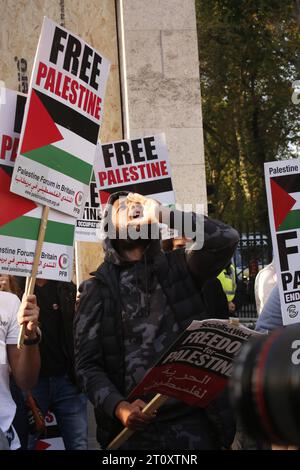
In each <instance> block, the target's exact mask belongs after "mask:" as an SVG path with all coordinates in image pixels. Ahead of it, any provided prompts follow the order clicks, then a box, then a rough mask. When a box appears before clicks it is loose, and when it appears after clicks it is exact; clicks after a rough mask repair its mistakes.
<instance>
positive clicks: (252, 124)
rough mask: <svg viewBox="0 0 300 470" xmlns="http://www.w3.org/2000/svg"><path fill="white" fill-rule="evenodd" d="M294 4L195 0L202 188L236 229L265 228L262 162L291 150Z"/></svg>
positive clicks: (295, 127) (295, 116) (295, 108)
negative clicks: (210, 187) (211, 191)
mask: <svg viewBox="0 0 300 470" xmlns="http://www.w3.org/2000/svg"><path fill="white" fill-rule="evenodd" d="M296 3H297V2H296V1H295V0H284V1H282V0H196V11H197V24H198V41H199V57H200V78H201V92H202V109H203V127H204V140H205V154H206V155H205V158H206V169H207V182H208V183H213V184H214V185H215V187H216V193H215V195H214V199H213V200H212V202H213V204H214V206H215V208H216V213H215V216H216V217H220V218H222V219H223V220H226V221H228V222H229V223H232V224H233V225H234V226H236V227H239V228H240V229H241V230H246V229H247V226H249V227H251V226H252V225H254V224H255V226H256V228H257V229H259V230H262V231H263V230H266V229H267V226H268V223H267V220H268V216H267V204H266V196H265V185H264V169H263V164H264V162H266V161H272V160H275V159H283V158H291V157H294V156H296V150H297V146H299V110H300V105H295V104H293V103H292V101H291V96H292V93H293V89H292V83H293V82H294V81H295V80H297V79H298V80H299V79H300V71H299V57H297V52H298V53H299V49H298V48H299V44H300V42H299V39H300V34H299V24H298V23H297V15H296ZM297 60H298V64H297ZM297 65H298V67H297ZM297 69H298V70H297ZM297 133H298V135H297ZM297 139H298V140H297Z"/></svg>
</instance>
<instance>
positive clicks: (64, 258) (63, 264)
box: [58, 253, 69, 269]
mask: <svg viewBox="0 0 300 470" xmlns="http://www.w3.org/2000/svg"><path fill="white" fill-rule="evenodd" d="M58 264H59V267H60V269H67V267H68V266H69V256H68V255H67V254H66V253H63V254H62V255H60V257H59V259H58Z"/></svg>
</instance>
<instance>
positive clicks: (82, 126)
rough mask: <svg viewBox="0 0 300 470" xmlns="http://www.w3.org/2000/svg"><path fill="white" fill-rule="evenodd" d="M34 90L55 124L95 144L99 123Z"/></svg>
mask: <svg viewBox="0 0 300 470" xmlns="http://www.w3.org/2000/svg"><path fill="white" fill-rule="evenodd" d="M34 91H35V92H36V94H37V95H38V97H39V99H40V100H41V102H42V103H43V105H44V106H45V108H46V109H47V111H48V113H49V114H50V116H51V117H52V119H53V121H54V122H55V123H56V124H58V125H59V126H62V127H65V128H66V129H69V130H70V131H71V132H74V134H78V135H80V137H82V138H83V139H85V140H88V141H89V142H92V144H97V140H98V134H99V124H96V123H95V122H94V121H91V119H89V118H87V117H85V116H83V114H80V113H78V112H77V111H75V110H74V109H72V108H70V107H69V106H66V105H65V104H62V103H60V102H59V101H57V100H54V99H53V98H51V97H50V96H47V95H44V93H41V92H40V91H38V90H36V89H35V90H34Z"/></svg>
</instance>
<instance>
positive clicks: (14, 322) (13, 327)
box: [6, 294, 21, 344]
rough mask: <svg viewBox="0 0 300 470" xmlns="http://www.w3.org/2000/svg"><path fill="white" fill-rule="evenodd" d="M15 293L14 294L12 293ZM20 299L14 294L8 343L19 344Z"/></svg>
mask: <svg viewBox="0 0 300 470" xmlns="http://www.w3.org/2000/svg"><path fill="white" fill-rule="evenodd" d="M12 295H13V294H12ZM20 304H21V302H20V300H19V298H18V297H17V296H16V295H13V299H12V300H11V305H10V312H9V313H10V322H9V327H8V330H7V336H6V344H18V336H19V331H20V325H19V323H18V310H19V307H20Z"/></svg>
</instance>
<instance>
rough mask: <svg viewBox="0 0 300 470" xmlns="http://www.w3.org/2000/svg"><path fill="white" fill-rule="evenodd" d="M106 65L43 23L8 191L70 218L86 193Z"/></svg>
mask: <svg viewBox="0 0 300 470" xmlns="http://www.w3.org/2000/svg"><path fill="white" fill-rule="evenodd" d="M108 72H109V62H108V61H107V60H106V59H105V58H104V57H103V56H101V55H100V54H99V53H98V52H97V51H95V50H94V49H93V48H91V47H90V46H88V45H87V44H86V43H85V42H84V41H83V40H82V39H80V38H79V37H77V36H75V35H73V34H71V33H70V32H69V31H67V30H66V29H64V28H62V27H61V26H59V25H57V24H55V23H54V22H53V21H50V20H49V19H48V18H45V19H44V22H43V27H42V32H41V36H40V40H39V44H38V49H37V53H36V57H35V62H34V67H33V73H32V77H31V87H30V91H29V97H28V103H27V104H26V109H25V116H24V124H23V127H22V133H21V139H20V153H19V154H18V157H17V160H16V165H15V168H14V173H13V178H12V185H11V190H12V191H13V192H15V193H17V194H20V195H22V196H24V197H27V198H29V199H32V200H33V201H35V202H38V203H41V204H43V205H47V206H49V207H50V208H53V209H56V210H59V211H62V212H64V213H66V214H69V215H71V216H73V217H76V218H77V217H79V216H80V215H81V214H82V212H83V207H84V202H85V199H86V197H87V194H88V191H89V183H90V179H91V175H92V170H93V164H94V158H95V149H96V143H97V139H98V134H99V127H100V124H101V122H102V120H103V102H104V96H105V88H106V81H107V77H108Z"/></svg>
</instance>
